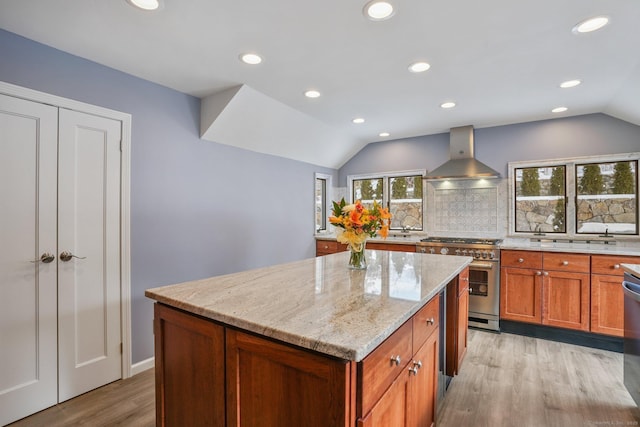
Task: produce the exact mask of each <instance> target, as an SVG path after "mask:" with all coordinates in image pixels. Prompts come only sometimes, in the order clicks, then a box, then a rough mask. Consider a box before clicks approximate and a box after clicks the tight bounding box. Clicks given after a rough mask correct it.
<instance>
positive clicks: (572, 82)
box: [560, 80, 582, 89]
mask: <svg viewBox="0 0 640 427" xmlns="http://www.w3.org/2000/svg"><path fill="white" fill-rule="evenodd" d="M580 83H582V81H581V80H567V81H566V82H562V83H560V87H561V88H562V89H567V88H570V87H576V86H578V85H579V84H580Z"/></svg>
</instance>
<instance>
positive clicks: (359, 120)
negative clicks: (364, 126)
mask: <svg viewBox="0 0 640 427" xmlns="http://www.w3.org/2000/svg"><path fill="white" fill-rule="evenodd" d="M351 121H352V122H353V123H355V124H357V125H359V124H360V123H364V119H363V118H362V117H356V118H355V119H353V120H351Z"/></svg>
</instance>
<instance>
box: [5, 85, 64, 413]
mask: <svg viewBox="0 0 640 427" xmlns="http://www.w3.org/2000/svg"><path fill="white" fill-rule="evenodd" d="M57 115H58V110H57V108H55V107H51V106H47V105H44V104H39V103H36V102H31V101H26V100H22V99H18V98H13V97H9V96H5V95H0V200H2V208H0V212H1V214H0V242H2V244H0V349H1V351H0V425H5V424H8V423H10V422H12V421H15V420H17V419H20V418H22V417H25V416H27V415H29V414H32V413H34V412H37V411H39V410H41V409H44V408H47V407H49V406H51V405H54V404H55V403H56V402H57V347H56V346H57V343H56V272H57V271H56V269H57V263H56V260H54V261H52V262H50V263H42V262H36V263H33V262H30V261H33V260H36V259H38V258H40V256H41V255H42V254H43V253H45V252H49V253H51V254H54V255H55V254H56V253H57V248H56V185H57V182H56V179H57V178H56V168H57V165H56V162H57Z"/></svg>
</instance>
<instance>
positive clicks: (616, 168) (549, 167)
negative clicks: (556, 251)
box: [509, 153, 640, 238]
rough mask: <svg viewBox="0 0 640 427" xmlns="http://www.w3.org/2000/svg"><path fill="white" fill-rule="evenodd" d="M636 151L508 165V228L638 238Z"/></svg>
mask: <svg viewBox="0 0 640 427" xmlns="http://www.w3.org/2000/svg"><path fill="white" fill-rule="evenodd" d="M639 158H640V153H630V154H617V155H605V156H598V157H597V158H596V157H588V158H584V157H583V158H572V159H556V160H543V161H535V162H510V163H509V189H510V192H511V194H512V203H511V206H510V208H509V210H510V214H509V230H510V232H511V233H513V234H518V233H527V234H530V235H532V236H540V235H547V234H551V235H560V234H563V235H565V236H567V237H569V238H572V237H576V236H584V235H596V236H598V237H606V236H609V235H621V236H624V235H629V236H638V234H639V230H638V159H639Z"/></svg>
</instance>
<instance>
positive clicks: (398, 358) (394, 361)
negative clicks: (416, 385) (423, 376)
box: [391, 355, 402, 366]
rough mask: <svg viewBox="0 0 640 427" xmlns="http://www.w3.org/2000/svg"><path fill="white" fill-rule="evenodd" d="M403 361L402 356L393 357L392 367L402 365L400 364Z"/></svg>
mask: <svg viewBox="0 0 640 427" xmlns="http://www.w3.org/2000/svg"><path fill="white" fill-rule="evenodd" d="M401 361H402V359H401V358H400V355H397V356H391V364H392V365H396V366H398V365H400V362H401Z"/></svg>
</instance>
